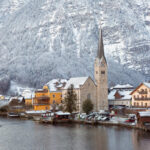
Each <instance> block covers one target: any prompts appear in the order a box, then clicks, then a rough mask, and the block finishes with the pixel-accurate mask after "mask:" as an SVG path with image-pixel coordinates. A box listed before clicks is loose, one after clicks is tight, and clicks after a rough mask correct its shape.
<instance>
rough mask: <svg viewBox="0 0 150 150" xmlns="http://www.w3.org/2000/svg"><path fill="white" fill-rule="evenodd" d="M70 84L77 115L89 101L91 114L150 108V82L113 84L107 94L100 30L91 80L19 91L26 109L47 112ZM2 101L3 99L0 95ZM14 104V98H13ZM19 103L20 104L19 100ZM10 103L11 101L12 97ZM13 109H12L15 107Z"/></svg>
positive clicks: (60, 81) (62, 81)
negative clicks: (128, 108)
mask: <svg viewBox="0 0 150 150" xmlns="http://www.w3.org/2000/svg"><path fill="white" fill-rule="evenodd" d="M72 84H73V86H74V92H75V93H76V95H77V112H82V111H83V110H82V104H83V102H84V101H85V100H86V99H90V100H91V101H92V103H93V104H94V110H93V111H99V110H108V109H109V107H113V106H127V107H146V108H147V107H150V83H147V82H144V83H141V84H140V85H139V86H138V87H137V88H136V89H134V87H133V86H132V85H130V84H126V85H116V86H114V87H112V88H110V92H109V94H108V81H107V61H106V58H105V54H104V45H103V35H102V30H100V38H99V43H98V50H97V56H96V59H95V63H94V79H92V78H91V77H90V76H88V77H72V78H70V79H68V80H67V79H52V80H51V81H49V82H48V83H46V84H45V85H44V86H43V88H42V89H37V90H35V91H33V89H32V90H31V89H24V90H23V91H22V92H21V96H22V97H23V101H24V102H25V109H26V110H34V111H41V110H50V109H52V107H53V105H54V104H57V105H59V104H62V102H63V100H64V98H65V96H66V93H67V89H68V88H69V87H70V86H71V85H72ZM0 99H1V101H2V100H3V99H4V96H0ZM13 99H14V102H15V103H17V100H16V98H13ZM17 99H18V104H21V105H22V106H23V103H20V100H19V98H17ZM11 101H12V98H11ZM15 103H12V106H13V107H14V104H15Z"/></svg>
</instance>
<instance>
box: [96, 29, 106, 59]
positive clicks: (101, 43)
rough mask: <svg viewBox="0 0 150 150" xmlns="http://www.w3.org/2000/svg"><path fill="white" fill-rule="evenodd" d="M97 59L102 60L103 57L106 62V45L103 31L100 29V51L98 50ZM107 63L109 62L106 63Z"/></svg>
mask: <svg viewBox="0 0 150 150" xmlns="http://www.w3.org/2000/svg"><path fill="white" fill-rule="evenodd" d="M97 57H98V58H99V59H101V58H102V57H103V58H104V60H105V61H106V58H105V54H104V44H103V33H102V29H100V35H99V43H98V50H97ZM106 62H107V61H106Z"/></svg>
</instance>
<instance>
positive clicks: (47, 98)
mask: <svg viewBox="0 0 150 150" xmlns="http://www.w3.org/2000/svg"><path fill="white" fill-rule="evenodd" d="M36 99H37V100H38V101H49V100H50V97H49V96H40V97H36Z"/></svg>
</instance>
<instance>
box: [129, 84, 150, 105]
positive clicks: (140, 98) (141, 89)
mask: <svg viewBox="0 0 150 150" xmlns="http://www.w3.org/2000/svg"><path fill="white" fill-rule="evenodd" d="M131 96H132V106H133V107H150V83H147V82H144V83H141V84H140V85H139V86H138V87H137V88H136V89H135V90H134V91H132V93H131Z"/></svg>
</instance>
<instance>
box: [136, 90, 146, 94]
mask: <svg viewBox="0 0 150 150" xmlns="http://www.w3.org/2000/svg"><path fill="white" fill-rule="evenodd" d="M138 93H139V94H147V93H148V92H147V91H143V90H142V91H139V92H138Z"/></svg>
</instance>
